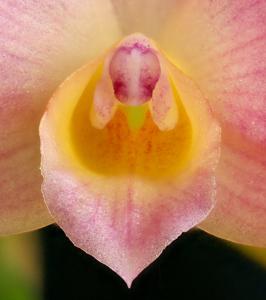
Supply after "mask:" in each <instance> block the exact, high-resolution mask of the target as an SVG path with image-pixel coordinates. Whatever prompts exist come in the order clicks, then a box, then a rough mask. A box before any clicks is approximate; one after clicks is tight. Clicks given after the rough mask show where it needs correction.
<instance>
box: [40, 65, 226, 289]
mask: <svg viewBox="0 0 266 300" xmlns="http://www.w3.org/2000/svg"><path fill="white" fill-rule="evenodd" d="M96 66H97V62H96V63H93V64H90V65H87V66H85V67H84V68H82V69H80V70H79V71H77V72H75V73H74V74H73V75H72V76H71V77H70V78H68V80H66V81H65V82H64V83H63V84H62V85H61V87H60V89H59V90H58V91H57V93H56V94H55V95H54V97H53V98H52V99H51V101H50V102H49V106H48V110H47V112H46V114H45V115H44V117H43V119H42V122H41V127H40V135H41V149H42V172H43V176H44V183H43V193H44V196H45V201H46V203H47V205H48V207H49V210H50V212H51V214H52V215H53V216H54V217H55V220H56V222H57V223H58V224H59V226H60V227H62V229H63V230H64V231H65V233H66V234H67V236H68V237H69V238H70V239H71V240H72V242H73V243H74V244H75V245H76V246H77V247H80V248H81V249H83V250H84V251H86V252H87V253H89V254H91V255H93V256H94V257H95V258H97V259H98V260H100V261H101V262H102V263H104V264H106V265H108V266H109V267H110V268H112V269H113V270H114V271H115V272H117V273H118V274H119V275H120V276H121V277H122V278H123V279H124V280H125V281H126V282H127V284H128V285H130V284H131V282H132V280H133V279H134V278H135V277H136V276H137V275H138V273H140V272H141V271H142V270H143V269H144V268H145V267H146V266H147V265H148V264H150V263H151V262H152V261H153V260H154V259H155V258H156V257H158V256H159V255H160V253H161V252H162V250H163V249H164V248H165V247H166V246H167V245H168V244H169V243H170V242H171V241H173V240H174V239H176V238H177V237H178V236H179V235H180V234H181V233H182V232H184V231H187V230H189V229H190V228H192V227H193V226H195V225H197V224H198V223H199V222H200V221H202V220H203V219H204V218H205V217H206V216H207V214H208V213H209V211H210V210H211V208H212V207H213V201H214V193H215V181H214V176H213V175H214V168H215V165H216V163H217V161H218V155H219V137H220V131H219V128H218V126H217V124H216V122H215V121H214V120H213V118H212V116H211V114H210V111H209V109H208V107H207V106H206V103H205V101H204V99H203V97H202V96H201V94H200V92H199V90H198V89H197V88H196V87H195V85H194V84H193V83H192V82H191V81H190V80H189V79H187V78H186V77H185V76H184V75H183V74H182V73H180V72H179V71H178V70H176V69H174V68H173V67H172V66H171V67H170V66H169V67H170V68H171V72H172V76H173V81H174V82H175V84H176V86H177V89H178V92H179V95H180V99H182V101H183V102H182V103H183V104H180V107H179V109H180V111H182V110H183V111H182V114H181V116H182V118H181V119H180V122H179V124H178V126H177V127H176V128H175V129H174V130H171V131H166V132H160V130H159V129H158V128H157V126H156V125H155V124H154V123H152V121H151V120H152V119H151V117H149V118H148V119H147V120H146V123H145V124H146V125H145V126H144V127H143V129H141V130H140V131H139V133H138V139H137V140H133V142H132V141H131V138H132V136H133V135H132V133H131V132H130V130H129V129H128V127H127V126H126V125H125V119H124V118H123V115H121V113H120V114H119V112H118V113H117V114H116V115H115V117H114V118H113V119H112V121H111V122H110V123H109V124H108V125H107V126H106V127H105V128H104V129H102V130H97V129H95V128H94V127H93V126H91V125H90V122H89V120H88V116H89V110H90V107H89V102H88V101H89V99H91V96H92V90H93V84H94V83H93V81H92V82H91V83H88V80H89V78H90V77H91V76H92V73H93V72H94V71H95V69H96ZM85 88H86V89H85ZM182 105H183V106H182ZM182 107H183V108H182ZM184 110H185V111H186V113H185V112H184ZM188 119H189V120H190V121H189V122H190V125H191V126H192V128H193V137H192V136H191V135H190V133H191V131H190V126H189V125H188V123H187V122H188ZM187 126H188V127H187ZM71 128H72V129H71ZM133 134H134V138H136V135H135V134H136V133H135V132H134V133H133ZM127 145H129V146H128V148H125V146H127ZM189 145H191V146H189ZM184 147H185V148H184ZM182 151H184V152H182ZM128 153H129V154H128ZM162 153H163V155H162ZM169 170H170V171H169Z"/></svg>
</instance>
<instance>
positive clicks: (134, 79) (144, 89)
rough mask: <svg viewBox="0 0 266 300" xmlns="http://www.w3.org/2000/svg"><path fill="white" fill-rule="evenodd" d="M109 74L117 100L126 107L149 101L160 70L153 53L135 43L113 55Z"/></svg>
mask: <svg viewBox="0 0 266 300" xmlns="http://www.w3.org/2000/svg"><path fill="white" fill-rule="evenodd" d="M109 72H110V76H111V79H112V83H113V88H114V93H115V96H116V97H117V99H118V100H119V101H121V102H122V103H125V104H128V105H140V104H143V103H145V102H147V101H149V100H150V99H151V97H152V92H153V90H154V87H155V85H156V83H157V81H158V79H159V77H160V73H161V68H160V63H159V60H158V58H157V56H156V54H155V53H154V51H153V50H152V49H151V48H150V47H149V46H146V45H144V44H141V43H138V42H136V43H134V44H133V45H130V46H123V47H120V48H119V49H118V50H117V51H116V52H115V53H114V55H113V57H112V59H111V62H110V66H109Z"/></svg>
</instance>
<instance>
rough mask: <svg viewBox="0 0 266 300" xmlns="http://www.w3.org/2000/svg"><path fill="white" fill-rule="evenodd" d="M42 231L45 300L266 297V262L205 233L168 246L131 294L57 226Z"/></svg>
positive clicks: (254, 299) (191, 234)
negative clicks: (263, 262) (74, 244)
mask: <svg viewBox="0 0 266 300" xmlns="http://www.w3.org/2000/svg"><path fill="white" fill-rule="evenodd" d="M40 233H41V237H42V252H43V259H44V270H43V271H44V274H43V276H44V277H43V280H44V281H43V294H44V298H43V300H58V299H64V300H67V299H73V300H74V299H75V300H83V299H89V300H96V299H97V300H101V299H108V300H110V299H115V300H116V299H139V300H150V299H151V300H154V299H160V300H167V299H179V300H180V299H215V300H219V299H221V300H231V299H234V300H238V299H241V300H245V299H247V300H250V299H252V300H265V299H266V267H265V264H262V263H260V264H259V263H257V262H256V259H255V260H254V258H252V259H251V258H250V257H249V256H248V255H247V254H246V253H245V251H246V250H244V251H243V250H239V249H238V248H236V247H233V246H232V244H229V243H226V242H224V241H222V240H220V239H217V238H214V237H212V236H209V235H207V234H206V233H204V232H202V231H198V230H194V231H190V232H188V233H186V234H183V235H182V236H181V237H180V238H179V239H178V240H177V241H175V242H174V243H172V244H171V245H170V246H169V247H167V248H166V250H165V251H164V252H163V254H162V255H161V256H160V257H159V258H158V259H157V260H156V261H155V262H154V263H153V264H152V265H150V266H149V267H148V268H147V269H146V270H144V272H142V273H141V274H140V275H139V276H138V278H137V279H136V280H135V281H134V282H133V285H132V288H131V290H128V289H127V287H126V284H125V283H124V282H123V281H122V280H121V279H120V278H119V277H118V276H117V275H116V274H115V273H113V272H112V271H111V270H110V269H108V268H107V267H106V266H104V265H102V264H100V263H99V262H97V261H96V260H95V259H93V258H92V257H90V256H89V255H87V254H85V253H84V252H82V251H81V250H79V249H77V248H75V247H74V246H73V245H72V244H71V242H70V241H69V240H68V239H67V238H66V237H65V235H64V233H63V232H62V231H61V230H60V229H59V228H57V227H56V226H50V227H47V228H45V229H42V230H40ZM263 253H264V254H265V255H266V251H265V252H263ZM253 256H254V255H253ZM257 256H259V255H257ZM260 260H261V259H260ZM1 299H2V298H1ZM34 300H35V299H34Z"/></svg>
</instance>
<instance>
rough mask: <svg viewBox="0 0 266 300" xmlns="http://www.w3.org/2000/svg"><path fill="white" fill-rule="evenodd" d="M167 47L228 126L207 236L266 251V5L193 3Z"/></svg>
mask: <svg viewBox="0 0 266 300" xmlns="http://www.w3.org/2000/svg"><path fill="white" fill-rule="evenodd" d="M161 43H162V45H164V47H165V49H166V51H167V53H168V54H169V56H171V58H172V60H173V61H175V64H177V65H178V66H179V67H180V68H181V69H182V70H183V71H184V72H185V73H186V74H188V75H189V76H190V77H191V78H192V79H193V80H194V82H196V83H197V84H198V85H199V87H200V89H201V91H202V92H203V93H204V95H205V96H206V98H208V100H209V103H210V105H211V107H212V109H213V111H214V114H215V117H216V118H217V119H218V121H219V122H220V124H221V126H222V144H223V146H222V151H221V160H220V164H219V167H218V169H217V176H216V178H217V205H216V206H215V209H214V210H213V212H212V213H211V214H210V216H209V218H208V219H207V220H206V222H204V223H203V224H202V225H201V228H203V229H205V230H207V231H208V232H210V233H213V234H215V235H218V236H220V237H223V238H226V239H229V240H233V241H236V242H241V243H246V244H252V245H257V246H266V164H265V162H266V161H265V153H266V96H265V95H266V2H265V1H263V0H248V1H229V0H228V1H187V2H186V4H184V5H183V6H182V7H181V6H180V9H179V10H178V11H175V12H173V15H172V17H169V19H168V25H167V26H166V27H165V32H164V34H162V36H161Z"/></svg>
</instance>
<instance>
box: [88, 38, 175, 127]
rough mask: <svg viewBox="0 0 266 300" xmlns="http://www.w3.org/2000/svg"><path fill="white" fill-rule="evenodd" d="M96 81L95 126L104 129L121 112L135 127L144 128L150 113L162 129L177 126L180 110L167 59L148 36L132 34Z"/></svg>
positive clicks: (106, 60) (109, 58) (106, 62)
mask: <svg viewBox="0 0 266 300" xmlns="http://www.w3.org/2000/svg"><path fill="white" fill-rule="evenodd" d="M96 81H97V84H96V86H95V89H94V96H93V103H92V108H91V113H90V119H91V124H92V125H93V127H95V128H97V129H103V128H104V127H105V126H106V125H107V124H108V123H109V122H110V121H111V120H112V118H113V117H114V116H115V114H116V112H117V111H122V112H123V114H125V116H126V118H127V122H128V125H129V126H130V127H131V129H133V130H138V129H140V128H142V126H143V124H144V121H145V119H146V116H147V114H151V116H152V119H153V122H154V123H155V124H156V125H157V127H158V128H159V129H160V130H161V131H168V130H172V129H173V128H174V127H175V126H176V124H177V122H178V114H179V112H178V109H177V101H176V97H175V95H174V92H173V88H172V85H171V83H170V79H169V75H168V69H167V67H166V63H165V58H164V57H163V55H162V54H161V53H160V51H159V50H158V49H157V48H156V46H155V45H154V44H153V42H151V41H150V40H149V39H147V38H146V37H145V36H143V35H141V34H133V35H131V36H128V37H126V38H125V39H124V40H122V41H121V42H120V44H118V45H117V46H116V47H115V48H114V49H113V50H111V51H110V52H109V53H108V54H107V55H106V56H105V58H104V61H103V65H102V70H101V71H100V75H99V77H97V80H96ZM147 102H149V103H147Z"/></svg>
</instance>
